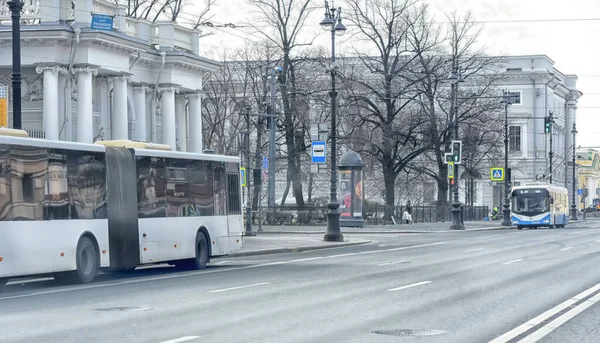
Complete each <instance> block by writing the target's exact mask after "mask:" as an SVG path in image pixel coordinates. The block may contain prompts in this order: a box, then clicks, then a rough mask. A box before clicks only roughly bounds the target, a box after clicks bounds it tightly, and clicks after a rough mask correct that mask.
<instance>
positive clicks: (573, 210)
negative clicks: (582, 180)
mask: <svg viewBox="0 0 600 343" xmlns="http://www.w3.org/2000/svg"><path fill="white" fill-rule="evenodd" d="M571 133H572V134H573V139H572V141H573V161H572V162H573V180H572V181H573V184H572V185H571V187H572V190H571V220H577V204H576V199H577V196H576V194H577V183H576V182H577V175H576V174H575V158H576V154H577V153H576V150H575V136H576V135H577V129H576V128H575V122H573V130H571Z"/></svg>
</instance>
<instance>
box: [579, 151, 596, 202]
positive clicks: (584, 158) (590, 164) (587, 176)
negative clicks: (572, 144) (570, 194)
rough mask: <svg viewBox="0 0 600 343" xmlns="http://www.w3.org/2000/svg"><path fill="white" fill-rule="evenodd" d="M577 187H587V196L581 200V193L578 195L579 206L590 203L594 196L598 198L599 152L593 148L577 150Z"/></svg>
mask: <svg viewBox="0 0 600 343" xmlns="http://www.w3.org/2000/svg"><path fill="white" fill-rule="evenodd" d="M576 163H577V167H578V170H579V173H578V187H577V188H578V189H585V188H587V189H588V192H589V193H588V196H587V197H586V198H585V202H582V201H581V199H582V195H578V197H577V198H578V201H577V203H578V204H579V208H580V209H583V208H587V207H589V206H591V205H592V201H593V199H595V198H600V152H599V151H597V150H594V149H583V150H579V151H577V161H576Z"/></svg>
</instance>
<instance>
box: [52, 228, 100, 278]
mask: <svg viewBox="0 0 600 343" xmlns="http://www.w3.org/2000/svg"><path fill="white" fill-rule="evenodd" d="M75 261H76V264H77V269H76V270H75V271H72V272H67V273H64V274H62V275H59V276H58V277H57V278H56V279H57V280H58V281H60V282H64V283H90V282H92V281H94V278H95V277H96V275H98V266H99V258H98V251H97V250H96V246H95V245H94V242H93V241H92V240H91V239H90V238H89V237H87V236H84V237H82V238H81V239H80V240H79V244H77V250H76V252H75Z"/></svg>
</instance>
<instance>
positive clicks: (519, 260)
mask: <svg viewBox="0 0 600 343" xmlns="http://www.w3.org/2000/svg"><path fill="white" fill-rule="evenodd" d="M521 261H523V259H522V258H518V259H516V260H512V261H508V262H504V263H502V264H511V263H516V262H521Z"/></svg>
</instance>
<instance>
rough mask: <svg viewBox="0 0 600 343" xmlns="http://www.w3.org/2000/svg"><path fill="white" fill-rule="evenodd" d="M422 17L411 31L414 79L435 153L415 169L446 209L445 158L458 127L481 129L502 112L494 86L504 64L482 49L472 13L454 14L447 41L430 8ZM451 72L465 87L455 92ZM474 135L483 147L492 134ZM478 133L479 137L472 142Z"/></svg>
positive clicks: (431, 152) (426, 157)
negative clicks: (431, 184)
mask: <svg viewBox="0 0 600 343" xmlns="http://www.w3.org/2000/svg"><path fill="white" fill-rule="evenodd" d="M417 17H418V18H419V20H418V21H417V23H416V25H413V26H411V29H410V30H409V38H410V44H411V45H412V48H413V50H414V51H415V53H416V55H417V59H416V61H417V64H418V68H415V69H414V70H413V76H412V77H413V79H414V80H415V81H417V82H416V83H415V85H416V87H417V88H418V92H419V94H420V96H419V101H418V103H419V105H420V106H421V108H422V109H423V112H424V113H426V115H427V116H428V117H429V125H428V128H427V135H426V137H428V139H429V143H430V147H431V150H430V151H429V153H428V154H427V155H424V156H422V158H420V159H419V161H416V162H417V163H414V164H413V165H412V166H411V168H415V166H416V170H419V171H421V172H423V173H425V174H427V175H429V176H430V177H431V178H433V179H434V180H435V182H436V183H437V186H438V199H437V202H438V204H446V203H447V199H448V182H447V172H448V171H447V165H446V164H445V163H444V160H443V158H444V153H445V151H446V149H447V147H448V146H449V144H450V141H451V139H452V138H453V136H454V134H455V129H456V126H459V127H463V132H465V130H466V128H473V127H478V126H479V123H481V122H482V118H487V117H490V116H492V115H493V113H494V111H497V110H498V109H499V104H500V102H499V99H498V98H496V97H495V94H496V92H497V89H496V87H495V84H496V83H497V82H498V81H499V79H500V76H499V75H500V74H499V70H500V69H499V68H498V65H499V64H500V62H501V59H500V58H498V57H490V56H487V55H486V54H485V53H484V51H483V49H482V48H479V47H478V41H477V40H478V37H479V30H476V27H475V22H474V19H473V17H472V15H471V14H470V13H467V14H466V15H465V16H464V17H461V16H458V15H457V14H452V15H449V16H448V19H449V21H450V25H449V29H448V32H447V36H446V37H445V38H441V34H440V31H439V29H437V28H436V26H435V25H433V23H432V19H431V17H430V16H429V15H428V13H427V7H426V6H422V7H421V8H420V9H419V10H418V11H417ZM450 73H454V74H455V75H457V76H458V77H461V78H463V79H464V80H466V82H465V83H462V84H461V85H460V86H458V85H457V87H450V80H448V75H449V74H450ZM452 90H454V92H453V91H452ZM456 92H457V93H456ZM474 99H477V101H474ZM455 106H457V107H456V108H455ZM488 124H489V123H488ZM469 134H470V135H471V136H470V138H469V139H470V140H471V141H477V142H481V143H483V142H486V141H487V137H488V135H489V132H488V130H484V129H483V127H482V130H480V131H473V130H471V131H470V133H469ZM475 134H479V135H480V136H479V137H473V135H475ZM471 168H474V167H471Z"/></svg>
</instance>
